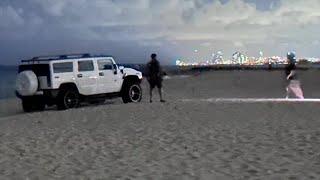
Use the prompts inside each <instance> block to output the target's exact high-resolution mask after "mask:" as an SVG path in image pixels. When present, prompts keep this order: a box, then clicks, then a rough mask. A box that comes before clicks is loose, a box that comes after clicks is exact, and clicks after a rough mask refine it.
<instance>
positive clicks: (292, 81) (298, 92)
mask: <svg viewBox="0 0 320 180" xmlns="http://www.w3.org/2000/svg"><path fill="white" fill-rule="evenodd" d="M287 59H288V65H287V66H286V69H285V70H286V78H287V81H288V86H287V96H286V98H287V99H288V98H295V99H304V95H303V91H302V89H301V84H300V81H299V79H298V74H297V72H296V69H297V67H296V54H295V53H294V52H288V54H287Z"/></svg>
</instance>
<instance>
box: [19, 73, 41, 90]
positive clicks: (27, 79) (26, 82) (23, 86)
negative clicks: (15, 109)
mask: <svg viewBox="0 0 320 180" xmlns="http://www.w3.org/2000/svg"><path fill="white" fill-rule="evenodd" d="M37 90H38V78H37V76H36V74H35V73H34V72H33V71H23V72H21V73H19V74H18V76H17V80H16V91H17V92H18V93H19V94H20V95H21V96H32V95H34V94H35V93H36V92H37Z"/></svg>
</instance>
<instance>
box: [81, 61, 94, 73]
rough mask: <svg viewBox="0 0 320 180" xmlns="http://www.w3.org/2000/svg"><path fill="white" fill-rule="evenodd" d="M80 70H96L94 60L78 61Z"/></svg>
mask: <svg viewBox="0 0 320 180" xmlns="http://www.w3.org/2000/svg"><path fill="white" fill-rule="evenodd" d="M78 71H79V72H83V71H94V66H93V61H78Z"/></svg>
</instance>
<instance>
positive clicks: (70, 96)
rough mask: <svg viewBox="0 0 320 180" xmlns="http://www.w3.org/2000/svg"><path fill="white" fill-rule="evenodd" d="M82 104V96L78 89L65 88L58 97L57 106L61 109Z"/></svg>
mask: <svg viewBox="0 0 320 180" xmlns="http://www.w3.org/2000/svg"><path fill="white" fill-rule="evenodd" d="M79 104H80V96H79V93H78V91H77V90H75V89H73V88H71V89H68V88H63V89H61V90H60V92H59V94H58V97H57V106H58V109H59V110H66V109H72V108H77V107H78V106H79Z"/></svg>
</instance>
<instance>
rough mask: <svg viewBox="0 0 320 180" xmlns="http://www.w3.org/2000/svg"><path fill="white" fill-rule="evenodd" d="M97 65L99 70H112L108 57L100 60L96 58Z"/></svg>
mask: <svg viewBox="0 0 320 180" xmlns="http://www.w3.org/2000/svg"><path fill="white" fill-rule="evenodd" d="M98 67H99V70H100V71H103V70H112V69H113V63H112V61H111V60H109V59H101V60H98Z"/></svg>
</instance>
